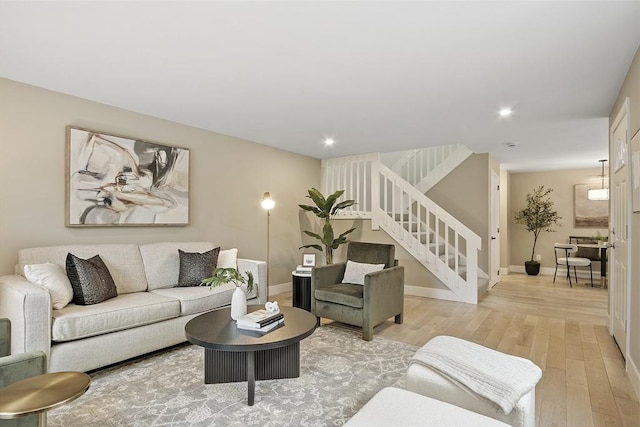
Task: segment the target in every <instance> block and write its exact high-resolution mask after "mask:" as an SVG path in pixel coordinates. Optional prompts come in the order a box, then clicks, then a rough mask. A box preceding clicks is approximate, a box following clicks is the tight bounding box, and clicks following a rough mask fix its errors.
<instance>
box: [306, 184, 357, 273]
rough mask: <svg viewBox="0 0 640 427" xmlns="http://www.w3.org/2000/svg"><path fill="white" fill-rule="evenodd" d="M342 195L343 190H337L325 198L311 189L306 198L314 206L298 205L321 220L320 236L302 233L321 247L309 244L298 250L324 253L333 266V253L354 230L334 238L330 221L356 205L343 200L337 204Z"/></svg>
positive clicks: (310, 232) (309, 232) (328, 262)
mask: <svg viewBox="0 0 640 427" xmlns="http://www.w3.org/2000/svg"><path fill="white" fill-rule="evenodd" d="M343 194H344V190H338V191H336V192H335V193H333V194H331V195H329V196H328V197H326V198H325V197H324V196H323V195H322V193H321V192H320V191H319V190H317V189H315V188H312V189H311V190H309V195H308V196H307V197H308V198H310V199H311V200H313V203H314V204H315V206H311V205H298V206H300V209H302V210H304V211H307V212H313V213H314V214H315V215H316V216H317V217H318V218H320V219H321V220H322V235H319V234H318V233H314V232H312V231H307V230H304V233H305V234H306V235H308V236H311V237H313V238H315V239H318V240H319V241H320V243H321V244H322V246H320V245H319V244H310V245H304V246H300V249H302V248H314V249H317V250H319V251H320V252H324V256H325V260H326V262H327V264H333V251H334V250H335V249H338V247H339V246H340V245H341V244H343V243H347V242H348V240H347V234H349V233H351V232H352V231H353V230H355V228H351V229H349V230H347V231H345V232H344V233H342V234H340V235H339V236H338V237H335V236H334V234H333V225H332V223H331V220H332V219H333V217H334V216H335V214H336V213H338V212H339V211H340V210H342V209H345V208H348V207H349V206H353V205H355V204H356V202H355V200H344V201H342V202H339V203H338V199H339V198H340V197H342V195H343ZM323 246H324V247H323Z"/></svg>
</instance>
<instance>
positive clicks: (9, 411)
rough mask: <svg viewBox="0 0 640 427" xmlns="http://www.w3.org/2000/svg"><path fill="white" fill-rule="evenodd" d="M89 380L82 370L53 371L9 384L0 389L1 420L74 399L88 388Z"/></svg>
mask: <svg viewBox="0 0 640 427" xmlns="http://www.w3.org/2000/svg"><path fill="white" fill-rule="evenodd" d="M90 382H91V377H89V375H87V374H85V373H83V372H50V373H48V374H42V375H36V376H35V377H30V378H27V379H24V380H22V381H18V382H17V383H13V384H11V385H8V386H6V387H5V388H3V389H2V390H0V420H8V419H14V418H19V417H25V416H27V415H33V414H41V413H43V412H45V411H48V410H49V409H53V408H55V407H57V406H60V405H63V404H65V403H68V402H71V401H72V400H75V399H77V398H78V397H80V396H82V395H83V394H84V392H85V391H87V389H88V388H89V383H90Z"/></svg>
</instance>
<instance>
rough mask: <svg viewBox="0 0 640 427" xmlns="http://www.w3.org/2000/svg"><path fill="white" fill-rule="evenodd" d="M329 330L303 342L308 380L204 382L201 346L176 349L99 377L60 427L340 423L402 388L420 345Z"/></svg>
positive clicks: (53, 420)
mask: <svg viewBox="0 0 640 427" xmlns="http://www.w3.org/2000/svg"><path fill="white" fill-rule="evenodd" d="M360 337H361V334H360V333H357V332H356V331H353V330H349V329H343V328H339V327H335V326H322V327H320V328H318V329H316V331H315V332H314V333H313V334H312V335H311V336H310V337H308V338H306V339H304V340H303V341H302V342H301V343H300V377H299V378H292V379H282V380H270V381H256V390H255V404H254V406H247V383H246V382H240V383H229V384H209V385H205V384H204V373H203V360H204V351H203V349H202V348H201V347H197V346H194V345H184V346H179V347H174V348H171V349H168V350H165V351H162V352H158V353H155V354H153V355H151V356H147V357H143V358H140V359H136V360H134V361H132V362H128V363H124V364H120V365H117V366H115V367H111V368H107V369H104V370H100V371H97V372H95V373H93V374H92V375H91V377H92V379H91V386H90V388H89V390H88V391H87V393H86V394H85V395H84V396H82V397H80V398H79V399H77V400H76V401H74V402H72V403H69V404H67V405H64V406H61V407H60V408H58V409H55V410H52V411H50V412H49V414H48V421H49V422H48V425H49V426H50V427H53V426H65V427H70V426H84V427H90V426H96V427H105V426H144V427H146V426H336V425H342V424H344V423H345V422H346V421H347V420H348V419H349V418H351V417H352V416H353V414H355V413H356V412H357V411H358V409H360V408H361V407H362V405H364V404H365V403H366V402H367V401H368V400H369V399H371V397H373V395H374V394H375V393H376V392H378V391H379V390H380V389H382V388H383V387H386V386H390V385H397V386H401V385H402V382H403V377H404V376H403V374H404V372H406V369H407V366H408V360H409V358H410V357H411V356H412V355H413V354H414V353H415V351H416V350H417V347H415V346H412V345H409V344H404V343H400V342H396V341H392V340H389V339H385V338H381V337H377V336H376V337H374V339H373V341H369V342H367V341H363V340H362V339H361V338H360Z"/></svg>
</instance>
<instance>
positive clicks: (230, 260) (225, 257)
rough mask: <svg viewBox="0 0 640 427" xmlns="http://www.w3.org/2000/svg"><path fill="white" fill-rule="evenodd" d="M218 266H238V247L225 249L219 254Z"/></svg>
mask: <svg viewBox="0 0 640 427" xmlns="http://www.w3.org/2000/svg"><path fill="white" fill-rule="evenodd" d="M216 267H219V268H235V269H237V268H238V249H237V248H233V249H225V250H224V251H220V253H219V254H218V262H217V263H216Z"/></svg>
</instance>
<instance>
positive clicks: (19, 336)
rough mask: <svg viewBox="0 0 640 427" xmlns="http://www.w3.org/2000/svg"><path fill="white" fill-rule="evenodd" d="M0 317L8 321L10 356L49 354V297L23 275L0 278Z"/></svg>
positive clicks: (46, 291)
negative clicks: (18, 354) (31, 352)
mask: <svg viewBox="0 0 640 427" xmlns="http://www.w3.org/2000/svg"><path fill="white" fill-rule="evenodd" d="M0 317H7V318H9V319H10V320H11V329H12V331H11V353H12V354H17V353H24V352H28V351H36V350H40V351H43V352H44V353H45V354H47V355H49V353H50V351H51V295H50V294H49V291H48V290H47V289H46V288H44V287H43V286H40V285H36V284H35V283H31V282H29V281H28V280H27V279H25V278H24V277H22V276H13V275H7V276H2V277H0Z"/></svg>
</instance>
